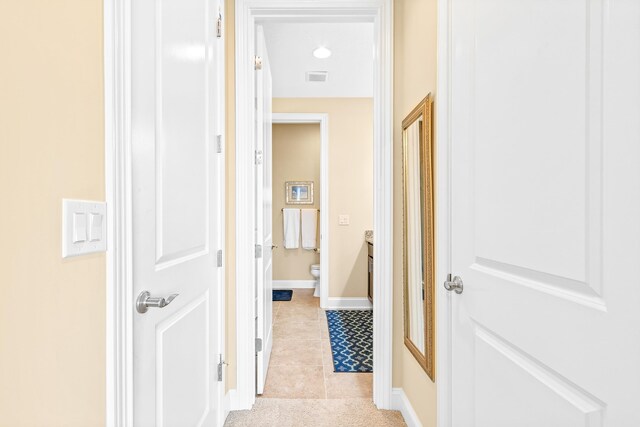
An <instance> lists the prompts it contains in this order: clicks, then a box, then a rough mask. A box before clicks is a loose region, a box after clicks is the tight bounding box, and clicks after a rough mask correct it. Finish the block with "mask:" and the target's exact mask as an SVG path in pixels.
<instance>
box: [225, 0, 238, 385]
mask: <svg viewBox="0 0 640 427" xmlns="http://www.w3.org/2000/svg"><path fill="white" fill-rule="evenodd" d="M234 5H235V3H234V0H225V1H224V8H225V12H226V15H227V16H226V17H225V27H226V28H225V36H226V39H225V47H224V48H225V62H226V63H225V74H226V83H227V84H226V93H225V98H226V100H225V101H226V104H225V106H226V108H225V118H226V123H225V133H226V137H225V149H224V151H225V160H226V163H225V169H226V175H225V179H226V183H227V191H226V196H225V202H226V206H225V207H226V212H225V220H226V245H225V251H224V253H225V255H226V256H225V265H224V267H225V274H226V288H225V294H226V300H227V305H226V322H225V324H226V337H225V338H226V340H225V353H226V357H225V358H226V362H227V363H228V364H229V366H228V367H227V381H226V388H227V391H228V390H233V389H234V388H236V378H237V376H236V373H237V365H236V360H237V357H236V239H235V236H236V234H235V233H236V168H235V164H236V147H235V143H236V141H235V137H236V127H235V126H236V100H235V96H236V92H235V72H236V71H235V70H236V66H235V54H234V52H235V49H236V43H235V37H234V31H235V8H234Z"/></svg>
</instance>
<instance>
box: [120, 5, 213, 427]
mask: <svg viewBox="0 0 640 427" xmlns="http://www.w3.org/2000/svg"><path fill="white" fill-rule="evenodd" d="M131 7H132V22H131V28H132V32H131V43H132V52H131V58H132V59H131V60H132V63H131V79H132V83H131V93H132V100H131V101H132V103H131V108H132V111H131V112H132V119H131V120H132V121H131V131H132V140H131V144H132V170H133V175H132V185H133V189H132V205H133V234H132V235H133V254H132V257H133V291H134V295H135V296H136V297H137V296H138V295H140V294H142V293H143V292H144V291H148V292H149V296H150V297H151V299H149V300H148V303H149V304H150V305H151V307H150V308H148V311H147V312H146V313H140V312H139V311H138V310H137V308H134V309H133V314H132V316H133V326H134V328H133V359H134V360H133V370H134V372H133V399H134V400H133V418H134V419H133V421H134V424H133V425H135V426H139V427H145V426H163V427H183V426H214V425H216V423H218V422H220V412H219V411H220V409H221V408H219V407H218V406H219V403H218V397H219V396H218V393H219V392H218V386H217V384H218V382H217V369H216V366H217V363H218V361H219V340H220V336H219V335H220V334H219V326H220V325H219V324H218V323H217V322H218V321H219V319H218V313H219V311H218V304H219V302H220V301H219V298H218V291H219V287H220V286H221V285H222V283H219V280H220V279H219V276H218V270H217V269H218V267H217V259H216V251H217V250H218V248H219V247H220V235H219V234H220V230H219V223H218V217H217V212H218V211H219V200H220V198H219V194H218V193H219V192H220V190H219V189H218V185H219V182H218V178H217V177H218V176H219V175H218V166H217V165H218V160H217V157H216V156H217V153H216V151H217V150H216V134H217V133H219V132H220V129H219V123H220V120H219V115H220V111H218V106H217V105H218V104H217V103H218V102H219V98H218V97H219V91H217V89H216V87H217V86H216V82H217V81H218V74H217V73H218V71H217V70H218V64H217V62H216V61H217V60H216V56H217V55H219V51H218V49H220V45H219V44H218V41H217V39H216V32H215V31H216V19H217V18H218V4H217V2H215V1H212V0H162V1H156V0H136V1H133V2H131ZM171 295H177V296H176V297H175V299H173V300H170V298H169V297H170V296H171ZM154 298H155V299H154ZM162 298H164V302H163V300H162ZM169 302H170V303H169ZM167 303H169V304H168V305H166V306H164V307H161V306H162V305H164V304H167ZM154 305H155V307H154Z"/></svg>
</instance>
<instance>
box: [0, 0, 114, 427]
mask: <svg viewBox="0 0 640 427" xmlns="http://www.w3.org/2000/svg"><path fill="white" fill-rule="evenodd" d="M0 40H2V42H1V43H0V58H2V59H1V65H0V94H2V95H0V194H1V195H2V207H1V208H0V294H1V295H2V298H0V426H11V427H18V426H82V427H87V426H101V425H104V419H105V404H104V401H105V304H104V301H105V297H106V296H105V258H104V255H90V256H84V257H80V258H76V259H69V260H66V261H63V260H62V258H61V241H60V239H61V237H60V236H61V224H62V219H61V205H62V203H61V201H62V198H79V199H92V200H104V197H105V195H104V166H103V165H104V142H103V140H104V136H103V133H104V132H103V115H104V113H103V107H102V105H103V96H102V88H103V81H102V54H103V51H102V1H98V0H58V1H55V2H53V1H49V0H20V1H3V2H0Z"/></svg>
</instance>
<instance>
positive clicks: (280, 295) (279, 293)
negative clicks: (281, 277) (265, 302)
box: [273, 289, 293, 301]
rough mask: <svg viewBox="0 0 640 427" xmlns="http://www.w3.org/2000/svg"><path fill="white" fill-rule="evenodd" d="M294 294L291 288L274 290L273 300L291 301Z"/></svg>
mask: <svg viewBox="0 0 640 427" xmlns="http://www.w3.org/2000/svg"><path fill="white" fill-rule="evenodd" d="M292 296H293V291H292V290H291V289H289V290H275V289H274V290H273V300H274V301H291V297H292Z"/></svg>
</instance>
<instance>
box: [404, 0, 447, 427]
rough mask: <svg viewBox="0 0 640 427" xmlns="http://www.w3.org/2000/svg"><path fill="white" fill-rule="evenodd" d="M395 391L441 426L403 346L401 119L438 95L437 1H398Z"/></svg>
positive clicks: (432, 398)
mask: <svg viewBox="0 0 640 427" xmlns="http://www.w3.org/2000/svg"><path fill="white" fill-rule="evenodd" d="M394 28H395V30H394V102H393V110H394V119H393V122H394V147H393V152H394V163H393V167H394V177H393V181H394V191H393V193H394V197H393V206H394V210H393V215H394V218H396V220H395V221H394V229H393V234H394V246H393V253H394V257H393V271H394V280H393V282H394V303H393V311H394V318H393V323H394V330H393V386H394V387H402V388H403V389H404V392H405V393H406V395H407V397H408V398H409V400H410V401H411V404H412V406H413V409H415V411H416V413H417V414H418V417H419V418H420V421H421V422H422V424H423V425H424V426H425V427H431V426H435V425H436V387H435V384H434V383H433V382H432V381H431V380H430V379H429V377H428V376H427V374H426V373H425V372H424V370H423V369H422V368H421V367H420V366H419V365H418V364H417V363H416V361H415V359H414V357H413V355H411V353H410V352H409V350H407V348H406V347H405V345H404V342H403V330H404V326H403V310H402V308H403V307H402V288H403V277H402V246H403V240H402V127H401V124H402V119H404V117H405V116H406V115H407V114H409V112H411V110H412V109H413V108H414V107H415V106H416V105H417V104H418V103H419V102H420V101H421V100H422V99H423V98H424V97H425V96H426V95H427V93H429V92H431V93H432V94H434V95H435V102H438V100H437V94H436V93H435V90H436V0H395V2H394Z"/></svg>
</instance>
